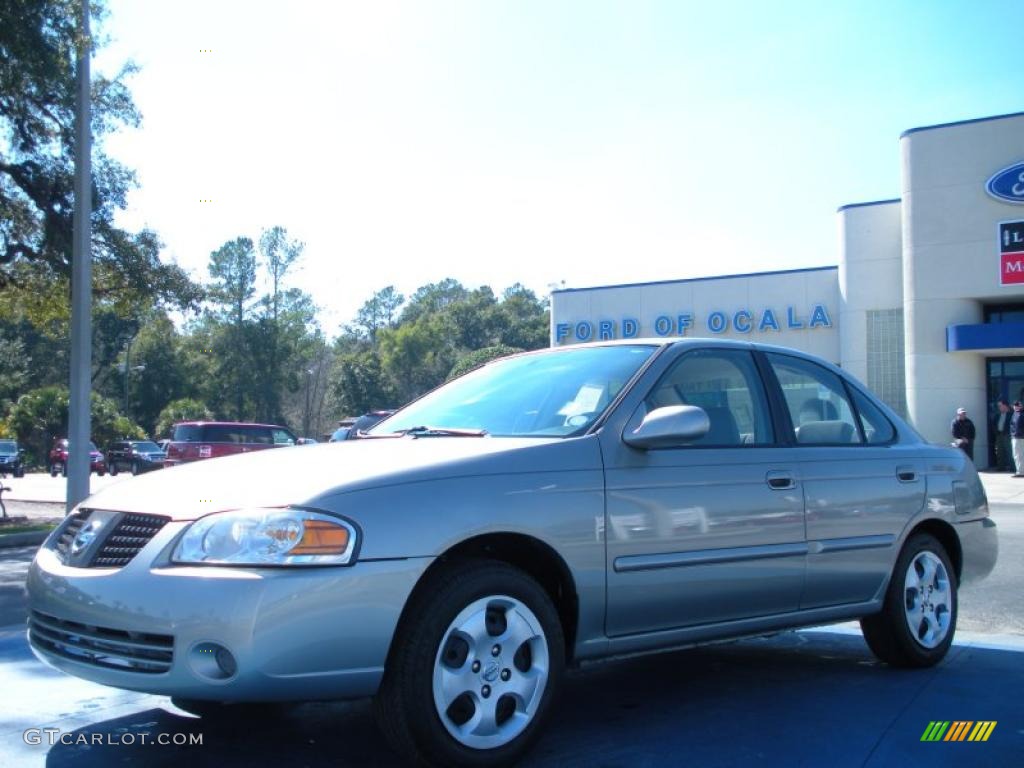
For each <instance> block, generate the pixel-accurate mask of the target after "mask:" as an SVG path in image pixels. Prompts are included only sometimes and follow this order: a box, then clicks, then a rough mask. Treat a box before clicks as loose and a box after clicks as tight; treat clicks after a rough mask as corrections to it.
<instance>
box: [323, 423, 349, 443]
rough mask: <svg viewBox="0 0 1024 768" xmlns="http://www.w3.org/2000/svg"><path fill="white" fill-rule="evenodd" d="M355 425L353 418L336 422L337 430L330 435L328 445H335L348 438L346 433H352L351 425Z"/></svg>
mask: <svg viewBox="0 0 1024 768" xmlns="http://www.w3.org/2000/svg"><path fill="white" fill-rule="evenodd" d="M355 423H356V420H355V418H347V419H340V420H339V421H338V428H337V429H336V430H334V432H332V433H331V437H330V439H329V440H328V441H327V442H329V443H337V442H340V441H342V440H345V439H347V438H348V433H349V432H350V431H352V425H353V424H355Z"/></svg>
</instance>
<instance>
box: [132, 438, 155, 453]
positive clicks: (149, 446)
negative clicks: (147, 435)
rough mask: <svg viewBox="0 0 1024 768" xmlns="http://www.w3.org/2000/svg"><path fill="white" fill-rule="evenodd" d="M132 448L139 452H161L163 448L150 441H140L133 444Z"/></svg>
mask: <svg viewBox="0 0 1024 768" xmlns="http://www.w3.org/2000/svg"><path fill="white" fill-rule="evenodd" d="M132 447H133V448H134V449H135V450H137V451H160V450H161V448H160V446H159V445H157V444H156V443H154V442H152V441H150V440H139V441H138V442H136V443H132Z"/></svg>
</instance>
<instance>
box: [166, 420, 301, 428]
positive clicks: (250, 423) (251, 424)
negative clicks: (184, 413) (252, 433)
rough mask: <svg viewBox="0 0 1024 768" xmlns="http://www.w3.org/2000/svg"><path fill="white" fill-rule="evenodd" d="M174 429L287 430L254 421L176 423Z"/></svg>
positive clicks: (279, 426)
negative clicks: (254, 428) (232, 428)
mask: <svg viewBox="0 0 1024 768" xmlns="http://www.w3.org/2000/svg"><path fill="white" fill-rule="evenodd" d="M173 426H175V427H183V426H188V427H205V426H215V427H224V426H226V427H270V428H271V429H288V427H286V426H284V425H282V424H261V423H259V422H256V421H176V422H175V423H174V425H173Z"/></svg>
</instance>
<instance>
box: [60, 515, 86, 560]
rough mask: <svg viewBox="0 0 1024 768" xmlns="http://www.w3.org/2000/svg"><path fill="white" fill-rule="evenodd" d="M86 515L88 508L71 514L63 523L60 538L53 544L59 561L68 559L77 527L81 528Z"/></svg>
mask: <svg viewBox="0 0 1024 768" xmlns="http://www.w3.org/2000/svg"><path fill="white" fill-rule="evenodd" d="M88 516H89V510H87V509H86V510H81V511H78V512H75V513H74V514H73V515H71V517H69V518H68V520H67V522H66V523H65V524H64V530H63V531H61V534H60V538H58V539H57V544H56V545H55V546H56V549H57V554H58V555H59V556H60V559H61V562H63V563H66V562H67V561H68V552H70V551H71V542H72V541H74V540H75V536H76V535H77V534H78V531H79V529H81V527H82V523H84V522H85V518H87V517H88Z"/></svg>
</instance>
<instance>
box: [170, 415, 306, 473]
mask: <svg viewBox="0 0 1024 768" xmlns="http://www.w3.org/2000/svg"><path fill="white" fill-rule="evenodd" d="M295 444H296V437H295V435H294V434H293V433H292V431H291V430H290V429H288V428H287V427H280V426H278V425H276V424H248V423H245V422H238V421H183V422H180V423H178V424H175V425H174V430H173V433H172V435H171V441H170V442H169V443H168V444H167V458H166V459H165V460H164V465H165V466H168V467H173V466H174V465H176V464H182V463H185V462H189V461H198V460H200V459H215V458H217V457H219V456H230V455H232V454H235V453H249V452H251V451H261V450H263V449H265V448H282V447H284V446H288V445H295Z"/></svg>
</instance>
